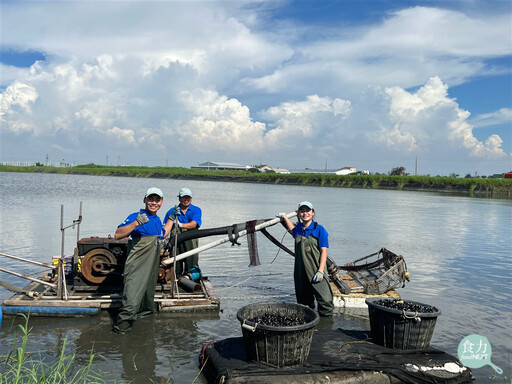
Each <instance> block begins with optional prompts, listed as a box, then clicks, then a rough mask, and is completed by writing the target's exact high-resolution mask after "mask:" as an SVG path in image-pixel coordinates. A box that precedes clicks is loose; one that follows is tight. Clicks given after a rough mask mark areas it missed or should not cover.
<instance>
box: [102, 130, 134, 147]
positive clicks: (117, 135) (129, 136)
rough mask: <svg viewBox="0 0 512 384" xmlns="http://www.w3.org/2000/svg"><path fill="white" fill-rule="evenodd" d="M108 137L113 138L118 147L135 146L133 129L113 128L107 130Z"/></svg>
mask: <svg viewBox="0 0 512 384" xmlns="http://www.w3.org/2000/svg"><path fill="white" fill-rule="evenodd" d="M106 135H107V137H111V138H112V140H114V141H116V142H117V143H116V144H117V145H126V144H127V145H135V144H136V141H135V132H133V131H132V130H131V129H121V128H119V127H113V128H110V129H107V131H106Z"/></svg>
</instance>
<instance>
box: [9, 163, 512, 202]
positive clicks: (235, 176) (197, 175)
mask: <svg viewBox="0 0 512 384" xmlns="http://www.w3.org/2000/svg"><path fill="white" fill-rule="evenodd" d="M0 172H41V173H59V174H84V175H95V176H125V177H141V178H179V179H187V178H189V179H205V180H208V179H209V180H229V181H241V182H259V183H273V184H290V185H317V186H325V187H340V188H370V189H371V188H374V189H397V190H401V189H414V190H421V189H439V190H444V191H454V192H468V193H473V192H483V193H488V194H507V195H511V194H512V179H490V178H486V179H483V178H456V177H439V176H437V177H431V176H389V175H344V176H338V175H333V174H320V173H319V174H310V173H307V174H306V173H295V174H289V175H283V174H278V173H251V172H247V171H230V170H211V171H208V170H202V169H189V168H180V167H124V166H123V167H121V166H102V165H94V164H87V165H79V166H76V167H44V166H32V167H14V166H4V165H0Z"/></svg>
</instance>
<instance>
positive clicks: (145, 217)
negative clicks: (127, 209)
mask: <svg viewBox="0 0 512 384" xmlns="http://www.w3.org/2000/svg"><path fill="white" fill-rule="evenodd" d="M135 220H136V221H137V223H139V225H144V224H146V223H147V222H148V221H149V219H148V215H146V212H144V210H142V209H141V210H140V211H139V214H138V215H137V217H136V218H135Z"/></svg>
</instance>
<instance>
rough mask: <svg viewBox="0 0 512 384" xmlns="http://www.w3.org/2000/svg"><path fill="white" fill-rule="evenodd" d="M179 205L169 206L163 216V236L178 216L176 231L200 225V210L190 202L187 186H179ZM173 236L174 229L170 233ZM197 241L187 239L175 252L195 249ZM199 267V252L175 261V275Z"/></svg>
mask: <svg viewBox="0 0 512 384" xmlns="http://www.w3.org/2000/svg"><path fill="white" fill-rule="evenodd" d="M178 199H179V202H180V203H179V205H177V206H175V207H173V208H171V209H170V210H169V211H168V212H167V213H166V214H165V217H164V229H165V237H167V236H168V235H169V233H170V232H171V230H172V228H173V227H174V220H175V219H176V217H177V218H178V224H177V225H178V233H183V232H186V231H193V230H197V229H199V227H201V223H202V221H201V217H202V211H201V208H199V207H198V206H196V205H193V204H192V191H191V190H190V189H188V188H181V189H180V191H179V193H178ZM171 236H174V231H173V233H172V234H171ZM198 245H199V243H198V241H197V239H191V240H187V241H185V242H183V243H181V244H179V245H178V249H177V254H178V255H179V254H181V253H185V252H187V251H191V250H192V249H196V248H197V247H198ZM194 267H197V268H199V254H198V253H196V254H195V255H192V256H189V257H187V258H185V259H183V260H179V261H177V262H176V275H177V276H180V275H183V274H185V273H187V272H188V271H190V270H191V269H192V268H194Z"/></svg>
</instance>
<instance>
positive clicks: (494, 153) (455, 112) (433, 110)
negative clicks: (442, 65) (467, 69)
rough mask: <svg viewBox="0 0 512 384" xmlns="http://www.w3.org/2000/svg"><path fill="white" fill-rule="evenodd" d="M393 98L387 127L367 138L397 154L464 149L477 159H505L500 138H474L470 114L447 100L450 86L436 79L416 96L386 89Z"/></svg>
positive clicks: (450, 100) (397, 88)
mask: <svg viewBox="0 0 512 384" xmlns="http://www.w3.org/2000/svg"><path fill="white" fill-rule="evenodd" d="M385 93H386V94H387V95H388V96H389V97H390V109H389V116H388V124H389V125H388V126H385V125H384V126H382V127H380V129H378V130H376V131H373V132H371V131H370V132H367V134H366V137H367V138H368V139H369V140H370V141H373V142H375V143H382V144H384V145H386V146H387V147H389V148H392V149H393V150H396V151H402V150H403V151H408V152H413V151H421V152H423V153H428V152H431V153H433V152H435V151H436V150H440V149H442V148H447V149H450V148H451V149H464V150H467V152H468V153H469V154H470V155H472V156H476V157H487V158H505V157H507V154H506V153H505V152H504V151H503V149H502V148H501V144H502V140H501V138H500V137H499V136H498V135H492V136H490V137H489V138H488V139H487V140H486V141H485V142H484V143H482V142H480V141H478V140H477V139H476V138H475V136H474V135H473V126H472V125H471V124H469V123H468V122H467V120H468V117H469V115H470V114H469V112H468V111H465V110H462V109H461V108H460V107H459V105H458V104H457V102H456V101H455V100H454V99H451V98H449V97H448V87H447V85H446V84H444V83H443V82H442V81H441V79H439V77H433V78H431V79H429V81H428V82H427V83H426V84H425V85H424V86H422V87H421V88H420V89H418V91H417V92H416V93H410V92H407V91H406V90H404V89H403V88H400V87H391V88H387V89H386V90H385Z"/></svg>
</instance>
